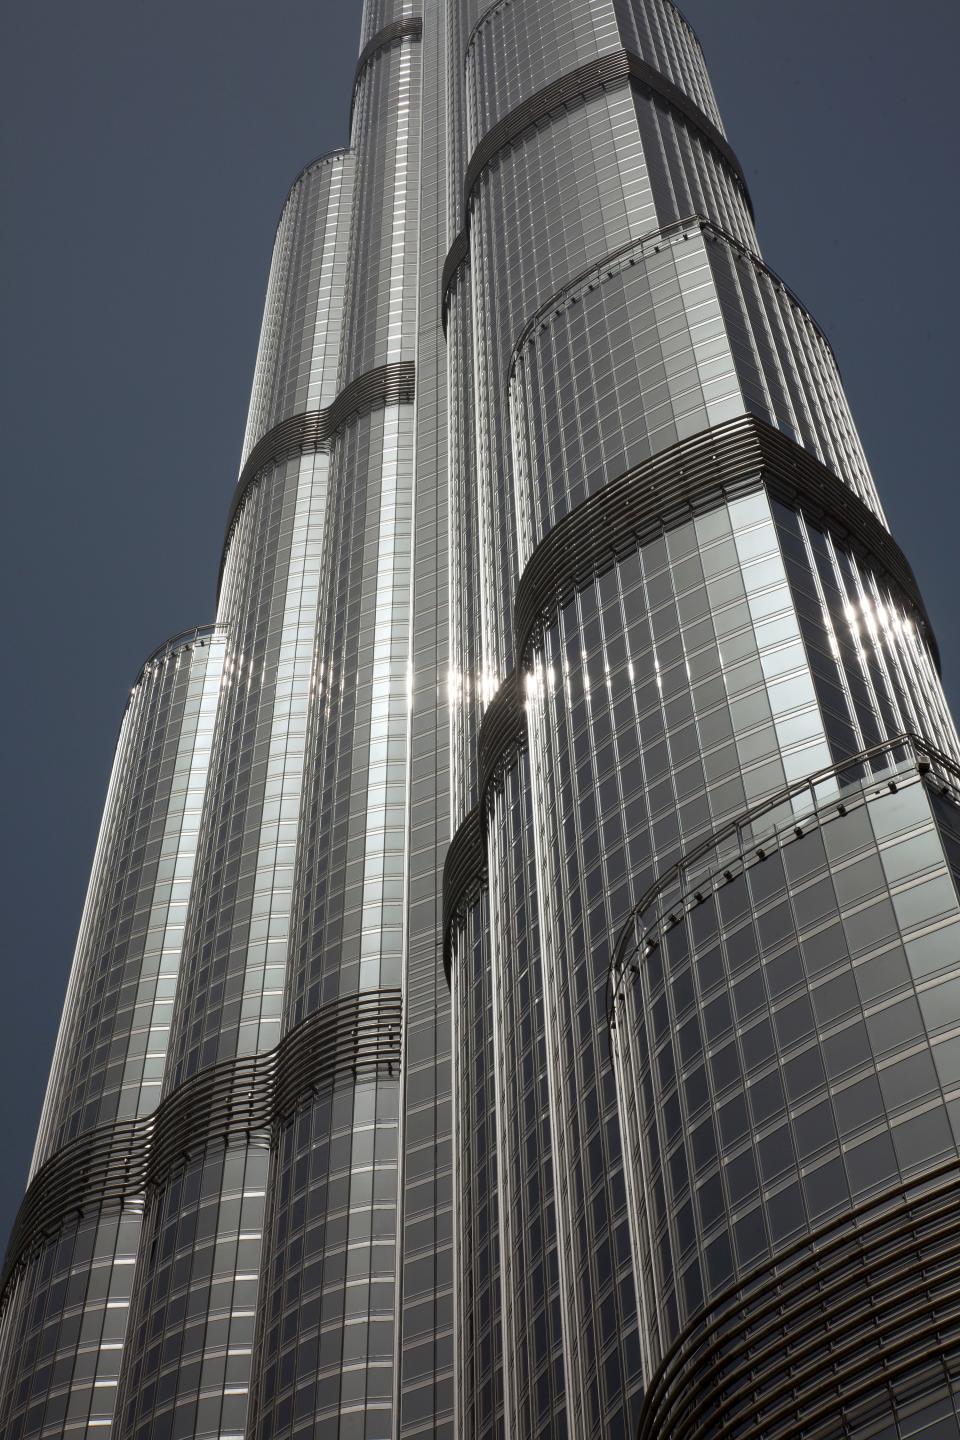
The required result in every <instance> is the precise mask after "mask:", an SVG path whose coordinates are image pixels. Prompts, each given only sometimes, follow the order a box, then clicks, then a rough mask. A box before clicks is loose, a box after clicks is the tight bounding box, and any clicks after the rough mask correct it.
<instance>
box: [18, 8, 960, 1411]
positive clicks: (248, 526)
mask: <svg viewBox="0 0 960 1440" xmlns="http://www.w3.org/2000/svg"><path fill="white" fill-rule="evenodd" d="M357 8H358V11H359V10H360V8H361V7H360V4H359V0H358V6H357ZM958 885H960V745H958V740H957V736H956V733H955V730H954V727H953V723H952V720H951V718H950V715H949V713H948V710H947V706H946V703H945V700H944V697H943V691H942V688H941V684H940V679H939V672H938V657H937V650H936V643H935V640H934V637H933V635H932V633H931V629H930V625H929V622H928V619H927V616H926V612H925V610H924V607H923V601H922V599H921V597H920V594H919V591H918V589H917V585H916V582H915V580H914V577H913V574H912V572H911V570H910V567H909V564H908V563H907V561H906V559H905V558H904V556H903V554H902V552H901V551H900V549H899V548H898V546H897V545H896V543H895V541H894V540H893V539H892V537H891V535H890V533H889V530H888V528H887V525H886V520H885V518H884V515H883V510H882V508H881V505H880V501H879V499H878V497H877V494H876V490H875V487H874V482H873V479H872V476H871V474H870V470H869V467H868V464H867V461H866V459H865V456H864V453H863V449H862V446H861V443H860V440H859V438H858V435H857V431H856V428H855V425H854V423H853V420H852V417H851V415H850V411H849V407H848V404H847V401H846V398H845V395H844V392H843V388H842V385H841V382H840V378H839V374H838V371H837V366H836V362H835V359H834V356H833V352H832V351H831V348H830V346H829V343H828V342H827V340H826V339H825V337H824V336H823V334H822V332H821V331H820V329H819V328H818V326H817V324H816V323H815V321H814V320H813V319H812V318H811V316H810V315H809V314H808V312H807V311H806V310H805V309H804V307H803V305H802V303H801V302H800V301H799V300H798V299H797V298H796V296H794V295H793V294H792V292H791V291H790V290H789V289H788V288H787V287H786V285H785V284H784V283H783V281H782V280H780V279H779V278H778V277H777V276H776V275H775V274H774V273H773V272H772V271H771V270H770V269H769V268H768V267H767V266H766V265H765V264H764V263H763V261H762V260H761V259H760V257H759V254H758V247H757V240H756V235H755V232H754V222H753V212H752V207H751V203H750V197H749V194H748V192H747V186H746V182H745V179H744V175H743V171H742V168H741V166H740V163H739V161H738V159H737V157H736V155H735V153H734V151H733V150H732V149H731V147H730V144H729V142H728V141H727V139H726V137H725V135H724V132H723V126H722V121H721V118H720V115H719V113H718V110H717V106H716V102H715V99H714V96H713V91H712V89H711V85H710V81H709V77H708V75H707V71H706V67H705V64H704V60H703V56H702V53H701V50H700V46H699V44H698V42H697V39H696V36H695V35H694V33H693V31H692V30H691V28H690V27H689V25H688V24H687V23H686V21H685V20H684V19H683V17H682V15H681V14H680V12H679V11H678V10H677V9H676V8H675V7H674V6H673V4H672V3H670V0H495V3H494V4H489V3H486V0H365V3H364V4H363V6H362V33H361V40H360V55H359V61H358V64H357V70H356V80H355V87H354V94H353V105H352V113H351V119H350V144H349V147H348V148H347V149H344V150H343V151H339V152H335V153H333V154H330V155H326V156H322V157H321V158H320V159H318V160H316V161H314V162H313V163H312V164H311V165H308V166H307V167H306V169H305V170H304V171H303V172H302V173H301V174H300V175H299V176H298V177H297V179H296V180H295V182H294V184H293V187H292V189H291V191H290V194H289V197H288V199H287V202H286V204H285V206H284V209H283V213H282V215H281V218H280V223H279V226H278V230H277V238H276V244H275V247H274V254H273V263H272V266H271V272H270V279H269V287H268V292H267V301H266V307H265V312H264V319H263V327H262V331H261V337H260V346H259V352H258V356H257V363H256V369H255V374H254V382H253V393H252V398H251V403H250V411H249V419H248V424H247V431H246V436H245V439H244V445H243V453H242V459H241V469H240V476H239V481H238V484H237V488H236V491H235V493H234V497H233V501H232V504H231V506H230V510H229V514H228V517H227V526H226V535H225V540H224V546H223V553H222V557H221V561H220V569H219V583H218V598H217V606H216V616H215V621H214V622H213V623H212V624H210V625H208V626H204V627H201V628H198V629H197V630H195V631H191V632H189V633H188V634H185V635H181V636H177V637H175V638H174V639H172V640H170V641H169V642H167V643H166V644H165V645H164V646H162V647H161V649H160V650H159V651H157V652H156V653H155V654H154V655H153V656H151V658H150V659H149V660H148V661H147V663H146V665H145V666H144V668H143V670H142V672H141V674H140V675H139V677H138V679H137V681H136V683H135V685H134V688H133V690H132V692H131V696H130V700H129V703H128V706H127V710H126V714H125V716H124V719H123V724H122V727H121V731H120V737H119V741H118V746H117V755H116V760H115V764H114V770H113V774H112V777H111V781H110V788H109V792H108V797H107V803H106V808H105V811H104V818H103V822H102V826H101V832H100V837H99V840H98V844H97V850H96V855H95V858H94V865H93V872H92V876H91V881H90V887H89V891H88V896H87V901H86V906H85V909H84V914H83V919H82V923H81V928H80V936H79V940H78V944H77V951H76V956H75V959H74V965H73V970H72V973H71V978H70V983H69V989H68V994H67V1000H66V1005H65V1008H64V1014H63V1020H62V1023H61V1029H60V1035H59V1038H58V1041H57V1048H56V1052H55V1056H54V1060H53V1066H52V1069H51V1075H50V1082H49V1087H48V1091H47V1097H46V1101H45V1104H44V1109H43V1114H42V1117H41V1122H40V1129H39V1134H38V1139H37V1146H36V1151H35V1155H34V1160H33V1166H32V1170H31V1176H30V1183H29V1187H28V1190H27V1194H26V1197H25V1199H24V1202H23V1205H22V1207H21V1210H20V1212H19V1214H18V1217H17V1220H16V1222H15V1226H14V1230H13V1234H12V1236H11V1239H10V1243H9V1247H8V1251H7V1257H6V1264H5V1269H4V1272H3V1277H2V1297H0V1305H2V1314H0V1433H2V1435H3V1436H4V1440H28V1437H31V1440H32V1437H54V1436H57V1437H61V1436H62V1437H74V1436H76V1437H80V1436H84V1437H86V1436H94V1435H96V1436H103V1437H105V1440H193V1437H203V1440H274V1437H278V1440H279V1437H291V1440H292V1437H324V1440H326V1437H330V1440H334V1437H336V1440H414V1437H427V1436H440V1437H447V1440H460V1437H463V1440H485V1437H491V1440H493V1437H496V1440H565V1437H570V1440H636V1437H638V1436H639V1437H642V1440H721V1437H729V1440H734V1437H736V1440H777V1437H781V1436H782V1437H786V1436H797V1435H803V1436H804V1437H805V1440H835V1437H838V1436H851V1437H857V1440H868V1437H875V1440H881V1437H882V1440H900V1437H904V1440H905V1437H907V1436H914V1435H922V1436H924V1437H929V1440H933V1437H934V1436H936V1440H941V1437H946V1436H956V1435H960V1418H958V1416H960V1396H958V1397H957V1398H955V1393H954V1392H955V1388H956V1387H955V1380H954V1377H957V1380H958V1381H960V1298H958V1295H960V1292H958V1287H957V1283H956V1263H957V1254H958V1246H960V1239H958V1235H960V1231H958V1227H957V1221H956V1214H957V1207H958V1205H960V1108H958V1107H960V900H958V888H957V887H958Z"/></svg>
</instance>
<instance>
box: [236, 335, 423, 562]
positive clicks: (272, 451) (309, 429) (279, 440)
mask: <svg viewBox="0 0 960 1440" xmlns="http://www.w3.org/2000/svg"><path fill="white" fill-rule="evenodd" d="M416 383H417V367H416V365H415V363H414V362H413V361H412V360H400V361H397V362H396V363H395V364H392V365H381V366H380V367H379V368H378V369H376V370H368V371H367V373H366V374H365V375H360V376H358V377H357V379H356V380H352V381H351V382H350V384H349V385H347V386H345V388H344V389H343V390H341V392H340V394H339V395H338V396H337V398H336V399H335V400H334V401H333V403H332V404H330V405H328V406H327V407H326V408H325V409H323V410H305V411H303V412H302V413H301V414H299V415H291V416H289V417H288V418H287V419H286V420H281V421H279V423H278V424H276V425H274V426H273V427H272V428H271V429H270V430H268V431H267V433H266V435H263V436H261V438H260V439H259V440H258V441H257V443H256V445H254V447H253V449H252V450H251V451H250V454H249V455H248V456H247V459H246V461H245V463H244V466H243V469H242V470H241V471H240V478H239V479H238V481H237V486H236V489H235V491H234V494H233V501H232V503H231V506H230V513H229V515H228V517H227V528H226V534H225V536H224V541H223V556H222V558H221V561H220V577H221V579H222V578H223V566H224V562H225V560H226V553H227V547H228V545H229V543H230V537H231V535H232V534H233V527H234V526H235V525H236V523H237V518H238V516H239V514H240V511H241V510H242V509H243V506H244V503H245V501H246V498H247V495H248V494H249V492H250V487H251V485H252V484H253V483H254V481H255V480H257V479H258V478H259V476H260V475H261V474H262V473H263V471H264V470H266V469H267V468H268V466H270V465H278V464H281V463H282V462H283V461H284V460H292V459H294V458H295V457H296V456H297V455H309V454H311V453H312V452H314V451H317V450H322V449H323V447H324V446H325V445H328V444H329V443H330V441H331V440H332V439H333V437H334V436H335V435H336V433H337V431H338V430H340V429H341V428H342V427H343V426H344V425H345V424H346V423H347V421H348V420H352V419H354V418H355V417H359V416H361V415H369V414H371V413H372V412H373V411H374V410H380V409H383V408H384V407H385V406H387V405H412V404H413V400H414V396H415V394H416Z"/></svg>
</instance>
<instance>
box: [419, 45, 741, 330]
mask: <svg viewBox="0 0 960 1440" xmlns="http://www.w3.org/2000/svg"><path fill="white" fill-rule="evenodd" d="M627 83H635V84H637V85H640V86H642V87H643V88H644V89H646V90H648V91H650V92H651V94H653V95H656V96H657V97H658V98H659V99H661V100H663V101H665V102H666V104H667V105H669V106H670V108H671V109H672V110H673V111H674V112H675V113H676V114H677V115H679V116H680V117H681V119H683V120H684V121H686V123H687V124H688V125H690V126H692V128H693V129H694V130H696V131H697V132H698V133H699V135H700V136H701V138H702V139H703V140H704V141H705V142H706V143H707V144H708V145H709V146H710V147H711V149H712V150H713V151H714V152H715V153H716V155H717V156H718V158H719V159H720V161H721V162H722V163H723V164H724V165H725V166H726V167H727V169H729V170H730V171H731V172H732V174H733V176H734V179H735V180H736V181H737V184H738V185H739V187H740V190H741V192H742V194H743V198H744V202H745V203H746V206H747V209H748V210H749V211H750V214H751V216H752V215H753V202H752V201H751V199H750V190H749V187H748V185H747V178H746V175H745V174H744V171H743V166H742V165H741V164H740V161H739V160H738V159H737V156H736V154H735V152H734V150H733V148H732V146H731V145H730V143H729V141H728V140H727V139H726V138H725V137H724V136H723V135H722V134H721V132H720V131H719V130H718V129H717V127H716V125H714V123H713V121H712V120H711V119H710V118H709V117H708V116H707V115H705V114H704V113H703V111H702V110H701V109H700V108H699V106H697V105H695V104H694V103H693V101H692V100H691V99H690V98H689V97H688V96H687V95H685V94H684V92H683V91H682V90H681V89H680V88H679V86H677V85H674V84H673V82H672V81H671V80H668V79H666V77H665V76H664V75H661V73H660V71H659V70H656V69H654V67H653V66H652V65H649V64H648V63H647V61H646V60H642V59H641V58H640V56H639V55H635V54H634V53H633V51H631V50H615V51H614V52H613V53H612V54H609V55H601V56H600V57H599V58H597V59H595V60H589V61H588V62H587V63H586V64H585V65H579V66H577V68H576V69H575V70H571V71H569V72H568V73H567V74H566V75H561V76H560V78H559V79H558V80H554V81H552V82H551V83H550V84H549V85H546V86H544V88H543V89H542V90H538V91H537V92H536V94H534V95H530V96H529V97H528V98H527V99H526V100H524V101H522V102H521V103H520V104H519V105H516V106H514V108H513V109H512V110H510V111H508V113H507V114H506V115H504V116H503V118H502V119H501V120H498V121H497V123H496V124H495V125H494V126H493V127H492V129H490V130H489V131H488V132H487V134H486V135H485V136H484V137H483V139H482V140H481V141H480V143H479V144H478V145H477V147H476V149H475V150H474V152H473V154H472V155H471V157H470V161H469V163H468V165H467V172H466V177H465V179H464V186H463V213H464V216H465V221H464V227H463V229H462V230H461V231H460V233H459V234H458V235H457V237H456V239H455V240H454V242H453V244H452V245H451V247H450V250H449V252H448V254H447V258H446V261H445V262H444V266H443V278H442V284H441V306H442V310H443V315H444V317H445V316H446V310H447V300H448V295H449V291H450V287H451V286H452V284H453V279H454V276H455V275H456V273H457V271H458V270H459V268H460V266H461V265H463V264H464V263H465V261H466V260H467V259H468V256H469V250H470V247H469V233H470V207H471V201H472V199H473V193H474V190H475V189H476V186H477V183H478V181H479V180H480V177H481V175H482V174H483V172H484V171H485V170H486V169H487V168H488V167H489V166H490V165H491V164H492V163H493V161H494V160H495V159H496V158H497V156H498V155H499V154H500V153H501V151H503V150H506V149H508V148H509V147H510V146H511V145H512V144H513V142H514V141H515V140H518V139H519V138H520V136H521V135H523V134H524V132H525V131H527V130H530V129H531V128H532V127H533V126H535V125H536V124H537V123H538V122H539V121H540V120H543V119H545V118H546V117H547V116H548V115H551V114H553V113H554V112H555V111H558V110H562V109H564V108H565V107H566V106H567V105H569V104H571V102H573V101H575V100H585V99H586V98H587V97H588V96H589V95H591V94H592V93H593V92H594V91H596V90H605V89H606V88H607V87H608V86H611V85H623V84H627Z"/></svg>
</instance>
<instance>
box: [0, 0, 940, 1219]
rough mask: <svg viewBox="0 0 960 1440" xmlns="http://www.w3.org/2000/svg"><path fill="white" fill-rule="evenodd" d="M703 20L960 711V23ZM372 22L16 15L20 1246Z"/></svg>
mask: <svg viewBox="0 0 960 1440" xmlns="http://www.w3.org/2000/svg"><path fill="white" fill-rule="evenodd" d="M541 3H544V0H541ZM684 8H685V10H686V13H687V15H688V16H689V18H690V20H691V21H692V22H693V24H694V25H695V26H696V28H697V30H698V32H699V34H700V37H701V39H702V41H703V43H704V45H705V48H706V51H707V58H708V60H709V62H710V64H711V69H712V74H713V77H714V82H715V85H716V88H717V91H718V94H719V98H720V104H721V107H722V109H723V112H724V116H725V120H726V125H727V131H728V134H729V136H730V138H731V141H732V143H733V145H734V148H735V149H736V150H737V152H738V154H739V156H740V159H741V161H742V163H743V165H744V168H745V170H746V173H747V175H748V177H749V180H750V184H751V187H752V191H753V198H754V203H755V206H756V210H757V215H758V220H759V227H760V235H761V241H762V244H763V247H764V253H765V256H766V259H767V261H768V262H769V263H770V264H771V265H772V266H773V267H774V269H776V270H778V271H779V272H780V273H781V274H782V275H783V276H784V277H785V278H786V279H787V280H788V281H789V283H790V284H791V285H792V286H793V288H794V289H795V290H796V291H797V292H798V294H799V295H800V296H801V297H802V298H803V299H804V300H805V301H806V303H807V304H808V305H809V306H810V308H811V310H812V311H813V313H814V314H815V315H816V316H817V318H818V319H819V321H820V322H821V324H822V325H823V327H824V329H825V330H826V331H827V334H828V335H829V336H830V338H831V340H832V341H833V344H834V347H835V349H836V351H837V353H838V355H839V358H840V363H841V365H842V367H843V372H844V377H845V380H846V383H847V387H848V391H849V393H850V397H851V400H852V403H853V407H854V412H855V414H856V416H857V419H858V421H859V423H860V426H861V430H862V433H863V436H864V440H865V443H866V446H867V451H868V454H869V456H870V458H871V461H872V463H873V466H874V469H875V472H876V475H877V479H878V482H879V485H880V489H881V493H882V495H883V498H884V501H885V503H886V505H887V510H888V514H889V517H890V521H891V525H892V528H893V530H894V532H895V534H896V535H897V537H898V538H899V540H900V542H901V544H902V546H903V548H904V549H905V550H906V552H907V554H908V556H909V557H910V559H911V560H912V562H913V564H914V568H915V569H916V571H917V572H918V575H919V577H920V581H921V584H922V586H923V588H924V591H925V594H926V598H927V602H928V605H929V608H930V610H931V613H932V615H933V620H934V624H935V626H936V629H937V631H938V635H939V639H940V645H941V649H942V652H943V665H944V675H945V680H946V684H947V689H948V692H949V694H950V696H951V698H952V700H953V702H954V703H955V704H956V702H957V701H958V700H960V637H958V634H957V629H956V619H955V611H954V604H953V601H954V596H955V593H956V591H955V586H954V576H955V572H956V567H957V563H958V562H957V546H956V536H957V533H958V522H960V499H958V496H957V490H956V483H955V475H956V461H955V458H954V447H953V444H952V442H951V441H950V438H949V436H950V427H951V426H952V425H953V421H954V418H955V414H954V412H955V410H956V409H957V405H958V399H957V396H956V378H957V377H956V365H955V361H954V347H955V339H954V337H955V336H956V335H957V334H958V332H960V313H958V310H960V306H958V299H957V287H956V283H955V281H952V280H950V279H949V277H950V276H951V275H952V274H953V273H954V272H955V269H956V264H957V261H956V255H955V250H956V238H955V237H956V234H957V228H958V227H957V220H958V213H957V212H958V205H960V202H958V196H957V184H956V118H955V55H956V52H957V48H958V45H960V6H958V5H957V4H956V0H912V3H911V4H909V5H908V4H904V3H903V0H687V3H686V5H685V7H684ZM359 9H360V4H359V0H85V3H83V4H78V3H77V0H6V4H5V5H3V7H2V19H0V95H2V97H3V99H2V105H3V107H4V109H5V111H6V113H5V115H4V116H3V124H2V133H3V141H2V147H3V148H2V162H0V163H2V175H0V185H2V191H0V194H2V205H3V211H4V220H5V223H4V227H3V233H2V240H0V245H2V251H0V286H2V331H0V333H2V341H0V344H2V367H3V372H2V385H0V412H2V413H0V423H2V429H0V436H2V455H3V460H4V470H3V483H4V520H5V524H4V527H3V532H2V533H3V537H4V538H3V564H2V566H0V585H2V587H3V590H4V594H3V614H5V615H6V617H7V618H6V625H5V632H6V640H5V654H6V664H5V670H4V673H5V675H6V694H5V697H4V703H3V706H2V708H0V726H2V730H3V733H2V736H0V740H2V745H0V755H2V756H3V765H4V773H3V777H2V791H0V793H2V796H3V809H2V812H0V830H2V845H3V857H2V858H3V863H2V868H0V877H2V893H0V905H2V916H0V934H2V936H3V939H4V942H5V948H4V953H3V960H2V964H3V990H2V995H3V1003H2V1009H0V1125H2V1127H3V1136H4V1141H5V1145H4V1150H5V1163H4V1164H3V1166H2V1168H0V1245H2V1243H3V1240H2V1237H3V1236H4V1235H5V1234H6V1232H7V1229H8V1227H9V1224H10V1223H11V1221H12V1218H13V1214H14V1212H15V1209H16V1206H17V1204H18V1202H19V1199H20V1193H21V1190H22V1187H23V1183H24V1179H25V1174H26V1169H27V1165H28V1163H29V1156H30V1151H31V1147H32V1142H33V1135H34V1132H35V1129H36V1123H37V1119H38V1115H39V1108H40V1103H41V1100H42V1095H43V1087H44V1085H45V1081H46V1074H47V1069H48V1065H49V1061H50V1056H51V1052H52V1047H53V1042H54V1037H55V1034H56V1027H57V1023H58V1020H59V1015H60V1007H61V1004H62V999H63V993H64V988H65V985H66V978H67V972H68V969H69V965H70V960H71V956H72V951H73V944H74V938H75V934H76V929H77V925H78V922H79V918H80V911H81V906H82V903H83V895H84V889H85V886H86V880H87V872H88V867H89V863H90V859H91V855H92V851H93V845H94V841H95V838H96V830H97V825H98V823H99V817H100V809H101V806H102V803H103V798H104V793H105V787H106V781H107V775H108V771H109V766H110V762H111V758H112V752H113V744H114V740H115V738H116V733H117V727H118V725H119V722H120V716H121V713H122V710H123V705H124V701H125V697H126V694H127V691H128V688H129V686H130V684H131V683H132V681H133V679H134V677H135V675H136V673H137V671H138V669H139V666H140V664H141V662H142V660H143V659H144V657H145V656H146V655H147V653H149V651H150V650H152V649H153V648H154V646H155V645H157V644H158V643H159V642H160V641H161V640H162V639H163V638H164V637H165V636H167V635H169V634H172V633H173V632H175V631H178V630H181V629H184V628H186V627H188V626H191V625H194V624H196V623H202V622H204V621H207V620H209V619H212V617H213V606H214V585H215V581H216V574H217V564H218V560H219V553H220V544H221V539H222V535H223V526H224V521H225V517H226V512H227V506H228V503H229V498H230V491H231V487H232V485H233V483H234V480H235V478H236V468H237V461H238V456H239V450H240V443H241V439H242V432H243V424H244V420H245V416H246V405H247V399H248V391H249V385H250V379H251V375H252V369H253V361H254V353H255V347H256V341H257V334H258V330H259V324H260V314H261V307H262V303H263V293H264V284H265V280H266V274H267V266H268V263H269V257H270V250H271V245H272V241H273V233H274V227H275V224H276V219H277V214H278V212H279V208H280V205H281V203H282V201H283V198H284V194H285V189H286V186H287V185H288V183H289V182H290V180H291V179H292V178H293V176H294V175H295V174H296V172H297V171H298V170H299V169H300V167H301V166H302V165H303V164H304V163H305V162H306V161H308V160H310V159H312V158H313V156H315V155H317V154H319V153H321V152H322V151H324V150H327V149H330V148H332V147H334V146H337V145H340V144H342V143H343V141H344V139H345V126H346V115H347V109H348V104H349V88H350V77H351V75H352V70H353V63H354V58H355V54H356V36H357V33H358V25H359Z"/></svg>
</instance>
